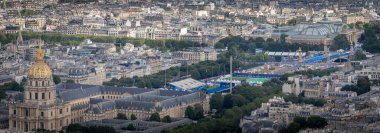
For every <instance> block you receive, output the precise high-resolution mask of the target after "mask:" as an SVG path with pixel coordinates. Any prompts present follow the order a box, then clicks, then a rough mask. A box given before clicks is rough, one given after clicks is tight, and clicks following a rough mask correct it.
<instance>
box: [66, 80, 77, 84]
mask: <svg viewBox="0 0 380 133" xmlns="http://www.w3.org/2000/svg"><path fill="white" fill-rule="evenodd" d="M66 83H70V84H74V83H75V81H74V80H72V79H69V80H67V81H66Z"/></svg>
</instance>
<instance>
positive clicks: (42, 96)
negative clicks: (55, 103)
mask: <svg viewBox="0 0 380 133" xmlns="http://www.w3.org/2000/svg"><path fill="white" fill-rule="evenodd" d="M50 94H51V93H50V92H49V95H48V99H50ZM38 98H39V95H38V93H37V92H36V93H34V99H35V100H38ZM29 99H30V100H32V93H31V92H29ZM41 99H42V100H44V99H45V93H44V92H43V93H41Z"/></svg>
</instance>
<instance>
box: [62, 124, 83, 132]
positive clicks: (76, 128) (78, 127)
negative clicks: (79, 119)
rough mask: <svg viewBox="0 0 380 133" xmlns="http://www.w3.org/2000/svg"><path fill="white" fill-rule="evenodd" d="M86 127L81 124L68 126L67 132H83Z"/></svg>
mask: <svg viewBox="0 0 380 133" xmlns="http://www.w3.org/2000/svg"><path fill="white" fill-rule="evenodd" d="M84 128H85V127H82V125H80V124H70V125H69V126H67V128H66V131H67V132H69V133H72V132H76V131H82V130H83V129H84Z"/></svg>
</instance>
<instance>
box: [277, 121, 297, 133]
mask: <svg viewBox="0 0 380 133" xmlns="http://www.w3.org/2000/svg"><path fill="white" fill-rule="evenodd" d="M300 129H301V126H300V124H299V123H296V122H292V123H290V124H289V125H288V126H287V128H286V129H283V130H280V132H281V133H298V131H299V130H300Z"/></svg>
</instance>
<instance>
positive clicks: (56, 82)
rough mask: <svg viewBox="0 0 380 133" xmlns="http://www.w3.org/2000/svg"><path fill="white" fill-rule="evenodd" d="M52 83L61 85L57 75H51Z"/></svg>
mask: <svg viewBox="0 0 380 133" xmlns="http://www.w3.org/2000/svg"><path fill="white" fill-rule="evenodd" d="M53 81H54V83H55V84H59V83H61V78H60V77H59V76H58V75H53Z"/></svg>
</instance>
